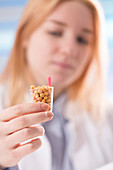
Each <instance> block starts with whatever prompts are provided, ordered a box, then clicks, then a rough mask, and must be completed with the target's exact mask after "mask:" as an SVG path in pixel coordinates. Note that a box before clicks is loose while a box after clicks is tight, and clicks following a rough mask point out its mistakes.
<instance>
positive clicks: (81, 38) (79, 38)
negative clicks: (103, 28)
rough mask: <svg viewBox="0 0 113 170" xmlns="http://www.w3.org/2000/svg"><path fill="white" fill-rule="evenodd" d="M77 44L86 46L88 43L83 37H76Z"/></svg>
mask: <svg viewBox="0 0 113 170" xmlns="http://www.w3.org/2000/svg"><path fill="white" fill-rule="evenodd" d="M77 42H78V43H80V44H83V45H88V41H87V40H86V39H85V38H83V37H77Z"/></svg>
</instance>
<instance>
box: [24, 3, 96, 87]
mask: <svg viewBox="0 0 113 170" xmlns="http://www.w3.org/2000/svg"><path fill="white" fill-rule="evenodd" d="M37 15H38V14H37ZM93 41H94V23H93V17H92V13H91V11H90V9H89V8H88V7H87V6H85V5H84V4H82V3H80V2H78V1H77V2H74V1H67V2H64V3H61V4H60V5H59V6H58V7H57V8H56V9H55V10H54V11H53V12H52V13H51V14H50V15H49V16H48V17H46V19H45V21H44V22H43V24H42V25H41V26H40V27H39V28H38V29H37V30H36V31H35V32H33V33H32V35H31V36H30V37H29V40H28V43H27V62H28V66H29V68H30V69H31V71H32V73H33V76H34V77H35V80H36V81H37V82H38V85H42V84H45V83H47V78H48V76H51V77H52V83H53V86H55V87H56V88H60V89H63V88H64V87H67V86H69V85H70V84H71V83H72V82H74V81H75V80H77V79H78V78H79V77H80V75H81V74H82V73H83V72H84V69H85V68H86V66H87V64H88V61H89V59H90V57H91V54H92V49H93Z"/></svg>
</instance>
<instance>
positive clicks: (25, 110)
mask: <svg viewBox="0 0 113 170" xmlns="http://www.w3.org/2000/svg"><path fill="white" fill-rule="evenodd" d="M47 110H49V105H48V104H46V103H42V102H38V103H26V104H19V105H15V106H12V107H9V108H7V109H4V110H2V111H1V112H0V120H2V121H9V120H11V119H13V118H16V117H18V116H22V115H24V114H29V113H35V112H41V111H47Z"/></svg>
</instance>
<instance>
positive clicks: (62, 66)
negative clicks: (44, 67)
mask: <svg viewBox="0 0 113 170" xmlns="http://www.w3.org/2000/svg"><path fill="white" fill-rule="evenodd" d="M52 63H53V65H54V66H57V67H59V68H60V69H64V70H69V69H70V70H72V69H73V66H72V65H71V64H67V63H64V62H57V61H54V62H52Z"/></svg>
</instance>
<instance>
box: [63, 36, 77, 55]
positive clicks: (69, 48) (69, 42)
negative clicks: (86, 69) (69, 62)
mask: <svg viewBox="0 0 113 170" xmlns="http://www.w3.org/2000/svg"><path fill="white" fill-rule="evenodd" d="M76 52H77V49H76V47H75V40H73V39H72V38H70V39H69V38H67V39H65V40H64V41H63V42H62V44H61V54H63V55H65V56H67V57H72V56H74V55H75V53H76Z"/></svg>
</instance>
